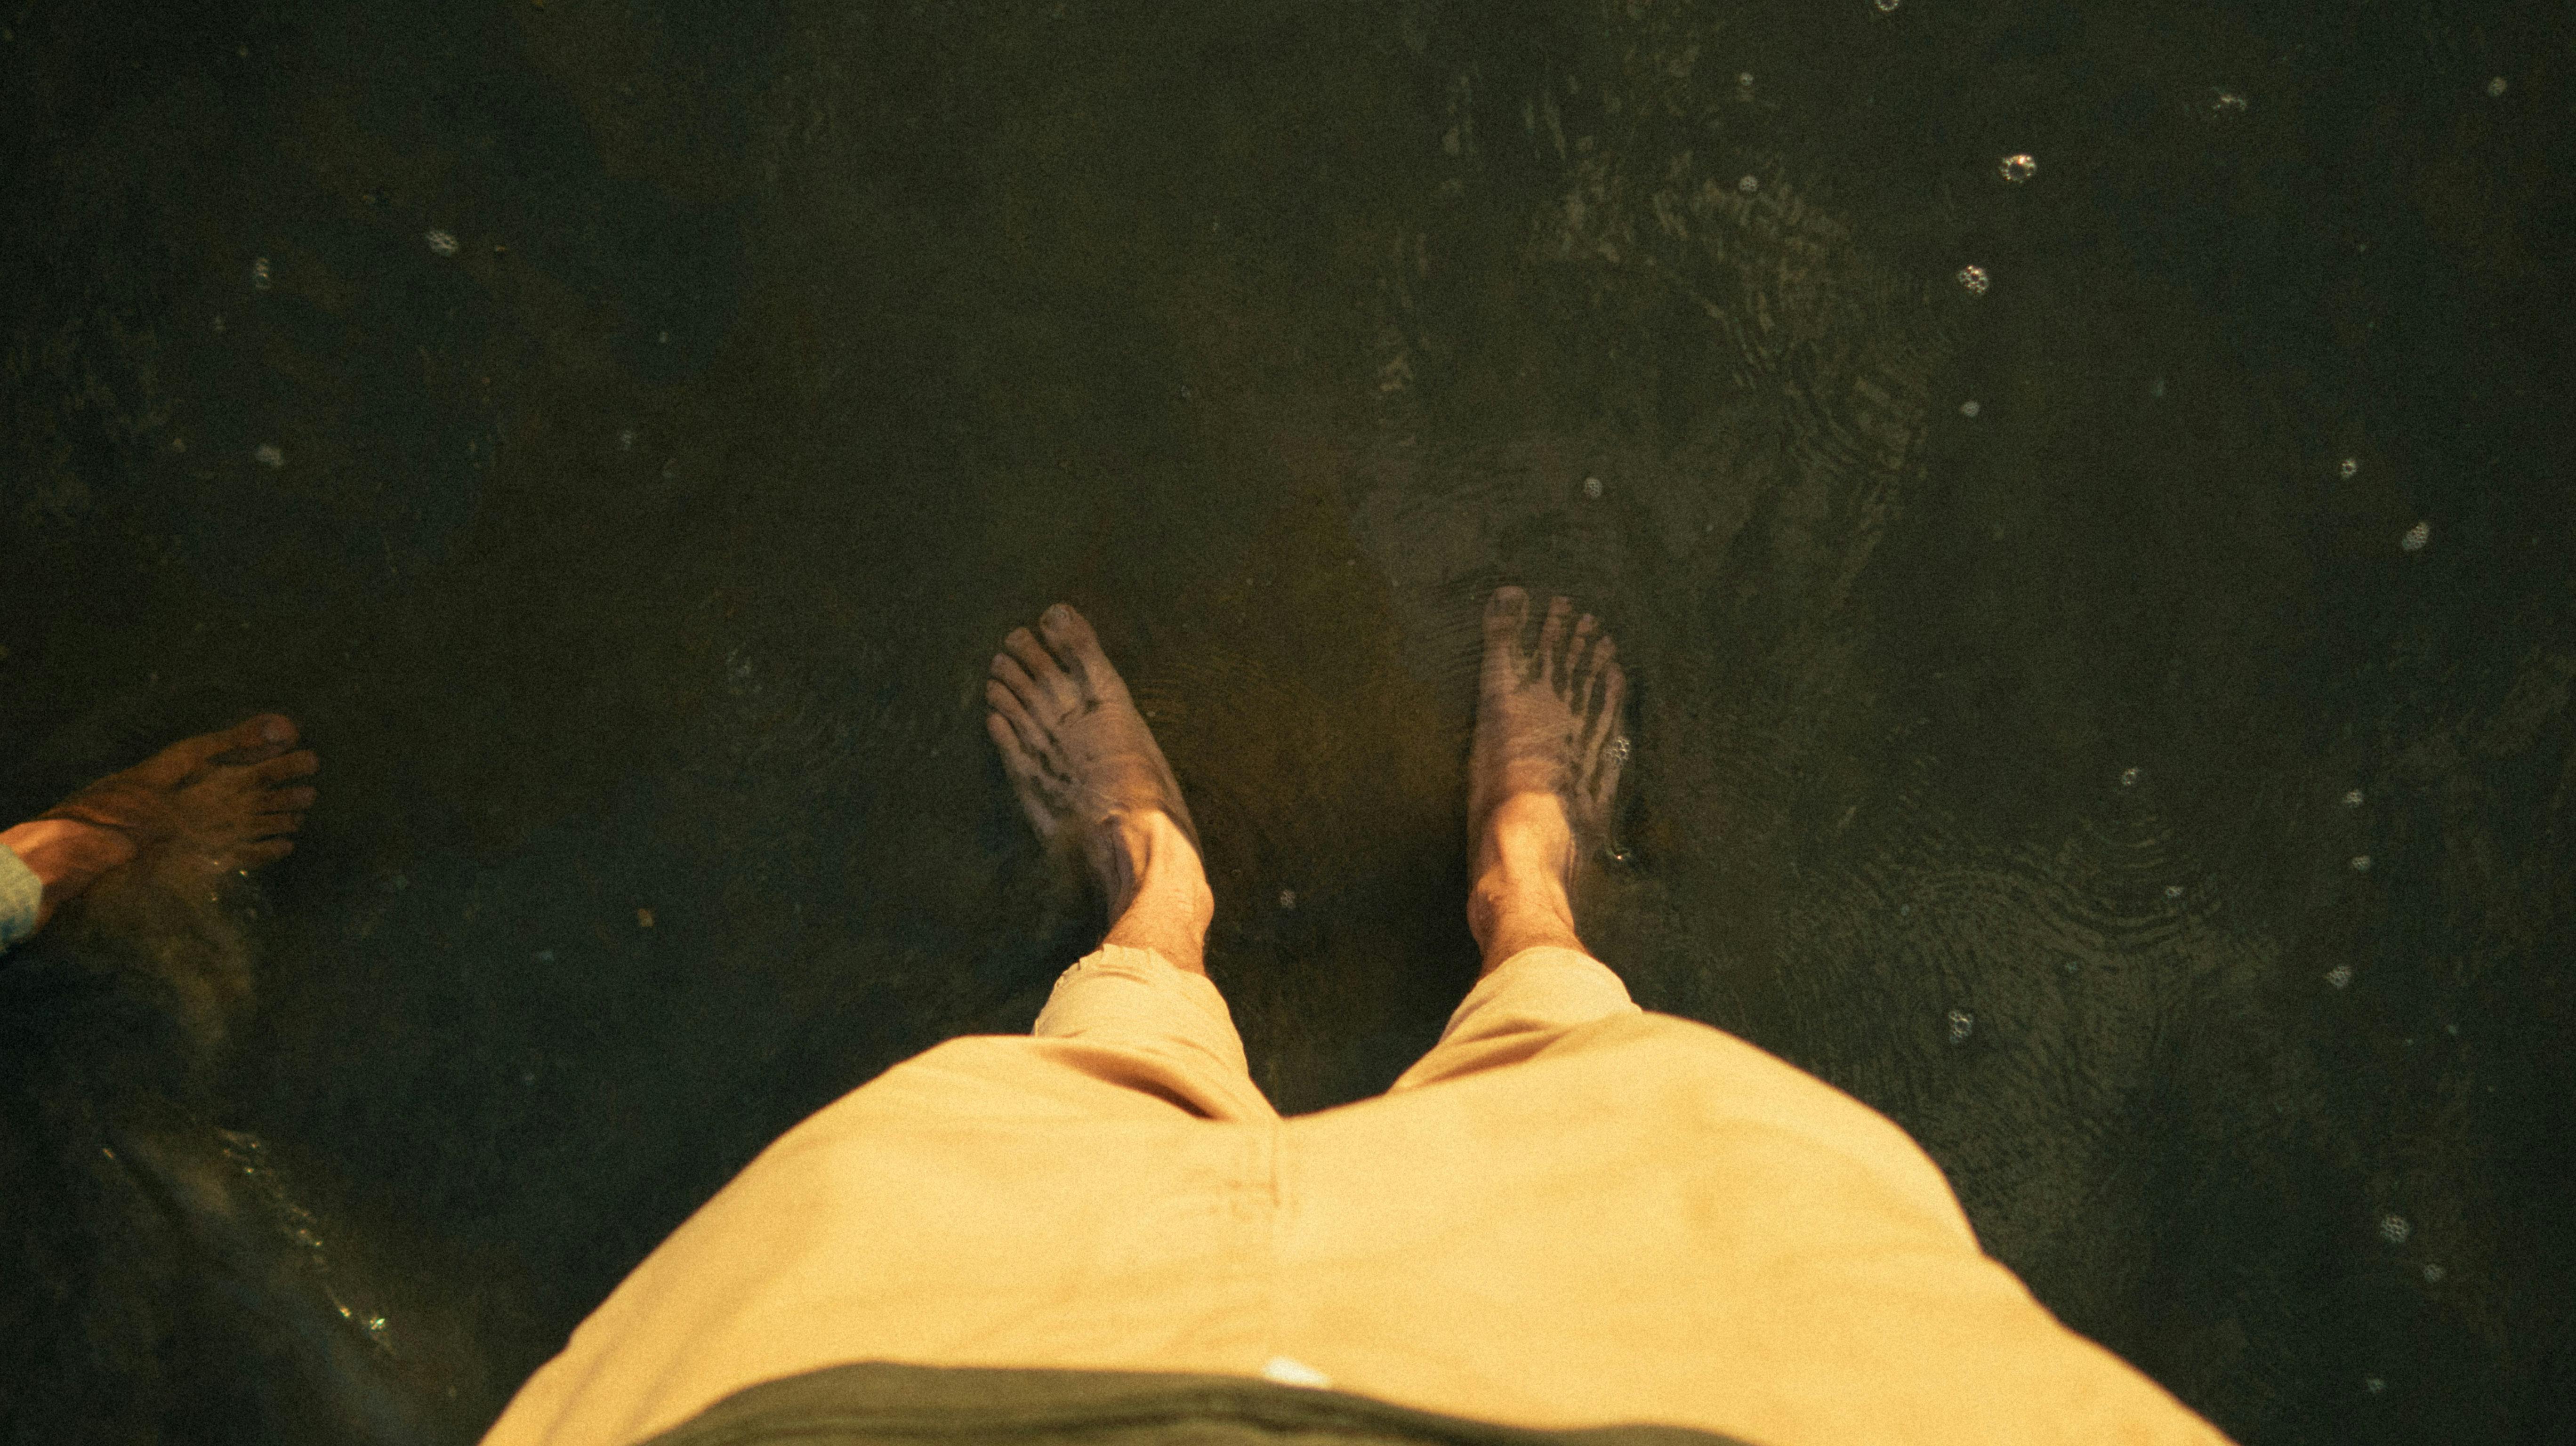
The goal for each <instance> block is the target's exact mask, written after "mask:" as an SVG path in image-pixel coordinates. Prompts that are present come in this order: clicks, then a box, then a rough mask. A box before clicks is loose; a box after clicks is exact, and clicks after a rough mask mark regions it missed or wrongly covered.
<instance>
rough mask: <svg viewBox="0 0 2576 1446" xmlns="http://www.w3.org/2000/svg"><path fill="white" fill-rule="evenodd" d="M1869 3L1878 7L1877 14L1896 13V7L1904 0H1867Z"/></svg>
mask: <svg viewBox="0 0 2576 1446" xmlns="http://www.w3.org/2000/svg"><path fill="white" fill-rule="evenodd" d="M1869 3H1870V4H1872V5H1875V6H1877V7H1878V13H1879V14H1881V15H1892V14H1894V13H1896V7H1897V6H1899V5H1902V4H1904V3H1905V0H1869Z"/></svg>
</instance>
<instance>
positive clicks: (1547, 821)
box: [1467, 794, 1583, 979]
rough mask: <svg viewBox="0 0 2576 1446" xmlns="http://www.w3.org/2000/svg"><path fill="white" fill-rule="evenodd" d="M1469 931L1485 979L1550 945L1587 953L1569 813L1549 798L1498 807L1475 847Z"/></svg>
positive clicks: (1479, 974)
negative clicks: (1574, 883) (1577, 913)
mask: <svg viewBox="0 0 2576 1446" xmlns="http://www.w3.org/2000/svg"><path fill="white" fill-rule="evenodd" d="M1476 852H1477V858H1476V860H1475V863H1474V866H1473V877H1474V879H1475V883H1474V885H1473V886H1472V887H1471V888H1470V889H1469V890H1468V893H1467V930H1468V932H1469V933H1471V934H1474V935H1475V936H1476V946H1477V947H1478V948H1479V949H1481V950H1482V951H1483V952H1484V957H1485V962H1484V965H1483V967H1482V968H1481V969H1479V970H1478V971H1477V976H1476V977H1478V978H1480V979H1481V978H1483V977H1484V976H1485V975H1487V974H1491V973H1493V972H1494V971H1495V970H1496V969H1498V968H1500V967H1501V966H1502V964H1503V961H1504V960H1506V959H1509V958H1511V957H1512V956H1513V955H1515V954H1518V953H1519V952H1521V951H1522V950H1524V949H1531V948H1536V947H1538V946H1540V945H1548V946H1552V947H1555V948H1560V949H1573V950H1576V951H1578V952H1582V951H1583V941H1582V940H1581V939H1579V938H1577V937H1575V933H1574V904H1573V901H1572V899H1571V898H1570V897H1569V896H1568V894H1567V892H1566V886H1565V881H1566V877H1567V875H1568V873H1569V872H1570V866H1571V864H1572V862H1573V856H1574V841H1573V831H1572V829H1571V828H1569V827H1568V826H1567V824H1566V821H1565V810H1564V808H1563V807H1562V806H1561V805H1559V804H1558V803H1557V801H1556V800H1555V799H1554V798H1552V797H1550V796H1548V795H1546V794H1522V795H1520V796H1519V797H1517V798H1513V799H1510V800H1507V801H1505V802H1504V803H1502V804H1501V805H1499V806H1498V807H1496V808H1495V809H1494V811H1493V813H1492V814H1491V815H1490V816H1489V817H1488V818H1487V820H1486V824H1485V827H1484V829H1483V830H1482V831H1481V833H1480V834H1479V836H1478V838H1477V841H1476Z"/></svg>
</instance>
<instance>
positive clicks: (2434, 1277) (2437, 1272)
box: [2424, 1265, 2444, 1284]
mask: <svg viewBox="0 0 2576 1446" xmlns="http://www.w3.org/2000/svg"><path fill="white" fill-rule="evenodd" d="M2443 1273H2444V1272H2443V1270H2442V1267H2440V1266H2438V1265H2427V1266H2425V1267H2424V1279H2425V1282H2426V1283H2427V1284H2438V1283H2440V1281H2441V1279H2442V1276H2443Z"/></svg>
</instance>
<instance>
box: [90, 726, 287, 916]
mask: <svg viewBox="0 0 2576 1446" xmlns="http://www.w3.org/2000/svg"><path fill="white" fill-rule="evenodd" d="M294 743H295V724H294V723H293V722H292V721H291V720H289V719H286V718H283V717H280V716H279V715H277V714H274V713H270V714H263V715H261V716H259V717H256V718H252V719H249V720H248V721H246V722H243V723H241V724H239V725H237V726H235V727H232V728H228V729H225V730H224V731H223V732H220V733H203V734H199V735H198V736H196V737H194V738H188V739H182V740H181V741H179V742H177V743H173V744H171V745H170V746H169V747H167V748H164V749H162V750H161V751H160V752H159V753H156V754H154V755H153V756H152V757H150V758H149V759H146V760H145V761H143V762H141V763H138V764H136V765H135V766H134V767H132V768H129V769H126V770H125V771H124V772H122V773H114V774H110V775H108V776H107V777H105V778H102V779H100V780H99V781H98V782H96V783H93V784H91V785H90V786H89V787H87V788H84V789H82V790H80V791H79V792H78V793H75V794H73V795H72V796H71V797H70V798H67V799H65V800H63V801H62V802H61V803H60V804H58V805H56V806H55V807H53V808H52V809H49V810H47V811H46V812H45V813H44V814H42V815H41V816H40V818H39V821H44V820H67V821H70V822H73V823H77V824H80V825H85V826H87V827H89V828H92V829H99V830H104V831H105V832H107V833H108V834H111V835H113V836H116V837H119V838H122V839H123V840H124V841H125V843H126V844H127V845H128V846H130V851H128V852H127V854H126V856H127V857H129V858H131V857H134V856H137V855H144V854H152V855H155V856H156V858H155V861H156V863H166V864H168V865H171V866H174V867H176V868H178V869H180V870H181V871H183V872H192V873H203V874H205V875H207V876H210V877H211V876H212V875H215V874H223V873H232V872H235V871H247V870H250V869H255V868H258V867H260V866H262V865H264V864H271V863H275V862H276V861H277V860H279V859H282V858H284V857H286V856H287V855H288V854H289V853H291V852H293V851H294V849H295V845H294V843H293V842H292V841H290V840H289V839H288V838H287V837H286V835H288V834H291V833H294V832H295V831H296V830H297V829H300V828H302V827H303V826H304V811H305V810H306V809H308V808H311V807H312V806H313V801H314V797H315V794H314V791H313V790H312V789H311V788H309V787H305V786H303V785H301V784H297V783H296V782H295V780H296V779H299V778H309V777H311V776H312V775H313V774H314V773H316V772H318V771H319V770H320V769H321V767H322V763H321V760H320V759H318V758H316V757H314V755H313V752H312V750H311V749H303V750H300V751H296V752H289V751H288V750H289V749H290V748H292V747H294Z"/></svg>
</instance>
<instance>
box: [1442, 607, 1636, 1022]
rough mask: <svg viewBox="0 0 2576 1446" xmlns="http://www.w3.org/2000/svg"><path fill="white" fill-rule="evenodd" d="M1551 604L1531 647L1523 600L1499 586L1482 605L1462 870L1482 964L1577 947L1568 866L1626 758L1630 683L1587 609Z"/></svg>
mask: <svg viewBox="0 0 2576 1446" xmlns="http://www.w3.org/2000/svg"><path fill="white" fill-rule="evenodd" d="M1573 612H1574V605H1573V603H1572V602H1570V601H1569V600H1567V599H1565V598H1561V597H1560V598H1556V599H1554V600H1552V601H1551V602H1550V603H1549V604H1548V609H1547V616H1546V618H1545V620H1544V621H1543V622H1542V623H1541V625H1540V627H1539V633H1538V642H1537V645H1536V647H1535V648H1532V647H1530V646H1528V645H1526V644H1525V643H1524V642H1523V639H1522V634H1523V633H1524V631H1526V628H1527V624H1528V619H1529V595H1528V594H1527V593H1525V592H1523V591H1522V590H1521V589H1519V588H1516V587H1505V588H1497V589H1496V590H1495V591H1494V595H1493V597H1492V598H1491V599H1489V600H1488V601H1487V602H1486V604H1485V660H1484V667H1483V670H1482V672H1481V674H1480V676H1479V679H1478V683H1477V701H1476V742H1475V748H1474V752H1473V753H1472V754H1471V755H1470V757H1469V759H1468V763H1467V842H1468V849H1469V858H1470V859H1471V860H1472V863H1471V866H1470V867H1471V876H1472V877H1473V878H1474V880H1475V883H1474V885H1473V887H1472V889H1471V891H1470V893H1469V895H1468V902H1467V923H1468V927H1469V928H1470V929H1471V930H1472V931H1473V932H1474V933H1475V935H1476V941H1477V943H1478V944H1479V945H1480V946H1482V948H1483V949H1484V952H1485V970H1486V972H1487V973H1491V972H1492V971H1493V970H1494V969H1495V967H1496V966H1498V965H1500V964H1501V963H1502V962H1503V961H1504V960H1505V959H1508V958H1510V957H1511V956H1512V955H1513V954H1515V953H1518V952H1519V951H1520V950H1522V949H1525V948H1529V947H1532V946H1533V945H1536V944H1554V945H1559V946H1561V947H1565V948H1573V949H1580V948H1581V947H1582V945H1581V943H1580V942H1578V941H1577V940H1576V939H1575V936H1574V909H1573V904H1572V902H1571V899H1570V891H1571V890H1572V888H1573V884H1574V874H1575V869H1576V867H1577V866H1578V865H1579V864H1581V863H1583V862H1584V861H1587V860H1589V859H1590V858H1591V857H1592V856H1593V855H1594V854H1596V853H1598V852H1600V851H1601V850H1602V849H1604V848H1605V847H1606V846H1607V843H1608V837H1609V826H1610V802H1611V799H1612V797H1613V796H1614V795H1615V794H1616V792H1617V790H1618V786H1619V769H1620V767H1621V765H1622V764H1623V763H1625V762H1626V760H1627V748H1628V745H1627V740H1626V739H1625V738H1624V737H1623V736H1621V734H1620V732H1619V709H1620V703H1621V701H1622V700H1623V699H1624V698H1625V696H1626V692H1627V678H1626V675H1625V674H1623V673H1622V672H1621V671H1620V669H1619V663H1618V649H1617V647H1616V646H1614V645H1613V644H1612V643H1611V641H1610V637H1609V635H1608V634H1607V633H1604V632H1602V631H1601V630H1600V627H1599V624H1598V623H1597V621H1596V620H1595V619H1594V618H1592V617H1591V615H1589V614H1586V615H1584V616H1583V617H1582V618H1581V619H1580V620H1579V621H1573V622H1572V625H1571V626H1570V627H1569V626H1568V623H1569V619H1571V618H1572V616H1573Z"/></svg>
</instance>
